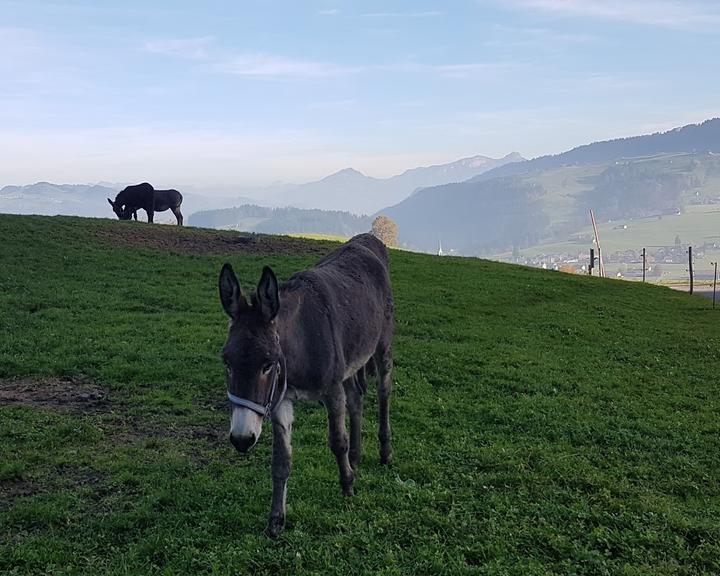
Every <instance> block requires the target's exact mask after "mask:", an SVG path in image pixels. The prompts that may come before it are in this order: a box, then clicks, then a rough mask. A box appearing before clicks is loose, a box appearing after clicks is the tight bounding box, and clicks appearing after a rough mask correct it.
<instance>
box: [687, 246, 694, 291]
mask: <svg viewBox="0 0 720 576" xmlns="http://www.w3.org/2000/svg"><path fill="white" fill-rule="evenodd" d="M688 262H689V263H690V265H689V267H688V270H689V271H690V294H692V293H693V284H694V280H695V279H694V278H693V266H692V246H688Z"/></svg>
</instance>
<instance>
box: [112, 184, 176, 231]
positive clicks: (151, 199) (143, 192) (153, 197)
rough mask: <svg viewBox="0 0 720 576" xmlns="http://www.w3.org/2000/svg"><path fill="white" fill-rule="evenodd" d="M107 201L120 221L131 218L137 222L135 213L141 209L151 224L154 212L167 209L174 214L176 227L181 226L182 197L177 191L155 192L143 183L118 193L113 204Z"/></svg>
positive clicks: (150, 186) (149, 185)
mask: <svg viewBox="0 0 720 576" xmlns="http://www.w3.org/2000/svg"><path fill="white" fill-rule="evenodd" d="M107 201H108V202H109V203H110V206H112V209H113V212H115V214H116V215H117V217H118V218H119V219H120V220H130V218H131V217H133V216H134V217H135V220H137V211H138V210H140V209H143V210H145V212H146V213H147V218H148V222H152V221H153V216H154V214H155V212H164V211H165V210H168V209H169V210H170V211H171V212H172V213H173V214H175V218H176V219H177V223H178V225H179V226H182V223H183V215H182V212H180V205H181V204H182V201H183V197H182V194H180V192H178V191H177V190H173V189H170V190H155V189H154V188H153V187H152V185H151V184H148V183H147V182H143V183H142V184H135V185H133V186H127V187H126V188H125V189H124V190H122V191H121V192H119V193H118V195H117V196H116V197H115V201H114V202H113V201H112V200H110V198H108V199H107Z"/></svg>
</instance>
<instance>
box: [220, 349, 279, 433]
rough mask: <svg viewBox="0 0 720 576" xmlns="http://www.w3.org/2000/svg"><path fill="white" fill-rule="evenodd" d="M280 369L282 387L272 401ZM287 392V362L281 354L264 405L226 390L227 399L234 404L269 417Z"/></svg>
mask: <svg viewBox="0 0 720 576" xmlns="http://www.w3.org/2000/svg"><path fill="white" fill-rule="evenodd" d="M280 369H282V372H283V385H282V389H281V390H280V396H279V397H278V399H277V402H273V396H275V388H277V381H278V376H279V375H280ZM286 392H287V364H286V362H285V355H284V354H283V355H282V356H281V357H280V362H278V363H277V364H276V368H275V375H274V377H273V383H272V387H271V388H270V397H269V398H268V402H267V404H265V405H264V406H263V405H262V404H258V403H257V402H253V401H252V400H248V399H247V398H240V396H236V395H235V394H233V393H232V392H230V390H228V391H227V397H228V400H230V402H231V403H232V404H234V405H235V406H242V407H243V408H249V409H250V410H252V411H253V412H256V413H257V414H260V416H262V417H263V418H266V419H268V418H270V416H271V415H272V413H273V412H274V411H275V408H277V407H278V406H279V405H280V404H281V403H282V401H283V399H284V398H285V393H286Z"/></svg>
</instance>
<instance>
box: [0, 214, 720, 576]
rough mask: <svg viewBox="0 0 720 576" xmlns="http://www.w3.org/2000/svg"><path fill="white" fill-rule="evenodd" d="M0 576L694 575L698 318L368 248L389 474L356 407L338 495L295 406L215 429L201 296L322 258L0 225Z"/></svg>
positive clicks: (712, 534)
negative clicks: (279, 440)
mask: <svg viewBox="0 0 720 576" xmlns="http://www.w3.org/2000/svg"><path fill="white" fill-rule="evenodd" d="M0 239H1V240H2V245H3V249H2V251H0V328H1V329H0V573H8V574H38V573H53V574H92V573H103V574H161V573H166V574H178V573H185V574H238V573H240V574H242V573H252V574H277V573H289V572H295V573H315V574H321V573H322V574H354V573H383V574H430V573H432V574H441V573H447V574H475V573H482V574H518V575H520V574H522V575H532V574H571V573H572V574H628V575H630V574H648V575H650V574H652V575H661V574H666V575H678V574H688V575H689V574H717V573H718V572H720V528H719V527H720V481H719V478H720V419H718V414H719V413H720V412H719V411H720V401H719V400H718V398H719V397H720V395H719V394H718V384H717V378H716V374H717V373H718V370H720V356H719V355H718V352H717V351H718V349H719V348H720V333H719V331H718V317H717V315H716V313H714V312H713V311H712V310H711V309H710V304H709V302H707V301H706V300H704V299H699V298H697V299H696V298H692V297H690V296H687V295H685V294H681V293H677V292H673V291H671V290H669V289H666V288H659V287H653V286H647V285H636V284H631V283H625V282H617V281H612V280H599V279H594V278H587V277H580V276H573V275H564V274H560V273H553V272H548V271H542V270H536V269H527V268H522V267H517V266H510V265H503V264H498V263H492V262H487V261H482V260H475V259H456V258H435V257H431V256H423V255H418V254H412V253H406V252H393V253H392V277H393V285H394V290H395V297H396V303H397V326H398V330H397V337H396V346H395V355H396V370H395V395H394V397H393V403H392V422H393V432H394V447H395V461H394V464H393V465H392V467H390V468H383V467H380V466H379V464H378V454H377V443H376V441H375V439H374V437H375V430H376V419H375V399H376V395H375V394H374V393H373V392H371V393H370V394H369V395H368V398H367V399H366V412H365V414H366V422H365V426H364V430H365V457H364V460H363V463H362V464H361V468H360V473H359V475H358V478H357V482H356V491H357V492H356V496H355V497H353V498H350V499H347V498H343V497H342V496H341V495H340V490H339V486H338V482H337V471H336V466H335V463H334V458H333V456H332V455H331V454H330V452H329V450H328V448H327V441H326V421H325V414H324V410H323V409H322V408H320V407H317V406H309V405H308V406H298V408H297V410H296V424H295V434H294V439H293V440H294V441H293V444H294V469H293V473H292V476H291V478H290V483H289V513H288V523H289V527H288V530H287V531H286V532H285V533H284V534H283V535H282V537H281V538H280V539H279V540H278V541H270V540H268V539H266V538H265V537H264V536H263V535H262V530H263V528H264V524H265V520H266V514H267V512H268V507H269V501H270V491H271V483H270V473H269V459H270V435H269V434H264V435H263V437H262V438H261V441H260V443H259V445H258V446H257V447H256V448H255V450H254V451H253V452H251V453H250V454H249V455H247V456H245V457H241V456H240V455H238V454H237V453H235V452H234V449H233V448H232V447H231V446H230V444H229V442H228V441H227V439H226V437H225V435H226V431H227V428H228V426H229V418H228V410H227V406H226V403H225V395H224V392H225V391H224V381H223V367H222V364H221V362H220V360H219V358H218V353H219V350H220V347H221V345H222V343H223V341H224V338H225V331H226V326H227V322H226V318H225V316H224V314H223V313H222V311H221V308H220V305H219V302H218V297H217V288H216V280H217V273H218V270H219V268H220V266H221V264H222V263H223V262H225V261H230V262H232V263H233V265H234V267H235V269H236V271H237V272H238V275H239V277H240V280H241V282H242V283H243V285H244V286H246V287H250V286H252V285H254V284H255V283H256V281H257V279H258V277H259V274H260V270H261V268H262V266H263V265H264V264H271V265H272V266H274V267H275V269H276V271H277V272H278V274H279V276H280V277H281V278H287V277H288V276H289V275H290V274H291V273H292V272H293V271H295V270H297V269H299V268H301V267H304V266H308V265H311V264H312V263H313V262H315V261H316V260H317V259H318V258H320V257H321V255H322V254H325V253H327V252H328V251H330V250H331V249H332V248H333V246H335V245H336V244H333V243H330V242H316V241H310V240H303V239H295V238H286V237H267V236H265V237H264V236H249V235H239V234H235V233H231V232H219V231H207V230H195V229H190V228H186V229H181V228H177V227H170V226H157V225H156V226H151V225H148V224H145V223H135V222H117V221H110V220H107V221H105V220H84V219H80V218H64V217H56V218H47V217H20V216H0Z"/></svg>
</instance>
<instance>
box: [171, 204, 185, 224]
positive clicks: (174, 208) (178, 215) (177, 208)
mask: <svg viewBox="0 0 720 576" xmlns="http://www.w3.org/2000/svg"><path fill="white" fill-rule="evenodd" d="M170 210H172V213H173V214H175V219H176V220H177V223H178V226H182V225H183V215H182V212H180V206H170Z"/></svg>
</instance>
